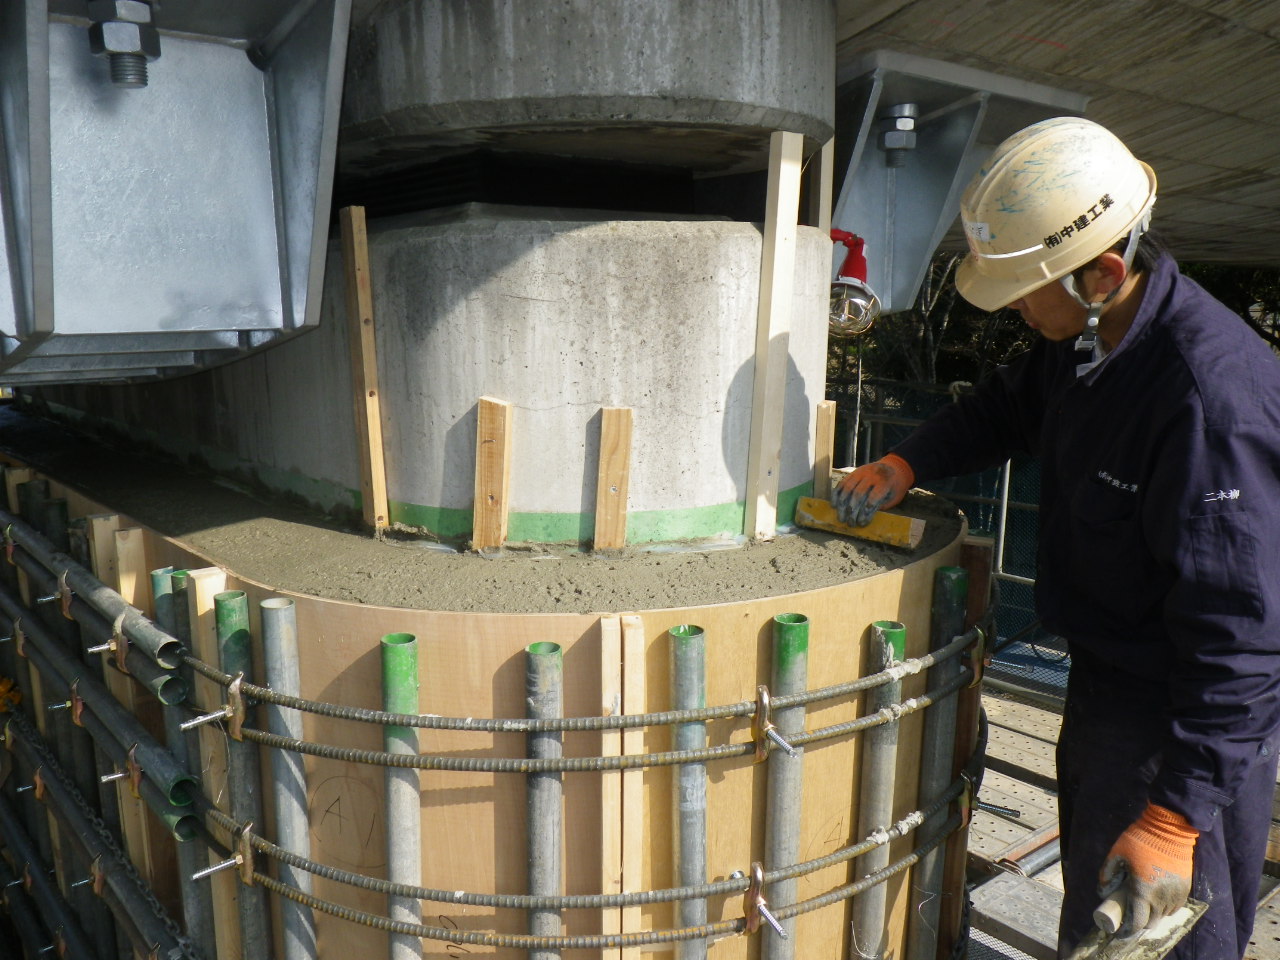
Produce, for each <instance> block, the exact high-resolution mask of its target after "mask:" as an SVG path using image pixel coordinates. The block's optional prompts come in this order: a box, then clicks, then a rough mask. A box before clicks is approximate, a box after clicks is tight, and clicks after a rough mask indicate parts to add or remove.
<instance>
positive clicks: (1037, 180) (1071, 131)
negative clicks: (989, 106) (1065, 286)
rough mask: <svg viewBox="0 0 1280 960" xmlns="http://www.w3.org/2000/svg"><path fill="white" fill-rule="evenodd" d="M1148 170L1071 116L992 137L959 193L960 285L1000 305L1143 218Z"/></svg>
mask: <svg viewBox="0 0 1280 960" xmlns="http://www.w3.org/2000/svg"><path fill="white" fill-rule="evenodd" d="M1155 199H1156V175H1155V172H1154V171H1153V170H1152V169H1151V168H1150V167H1149V166H1147V165H1146V164H1145V163H1143V162H1142V161H1141V160H1138V159H1137V158H1136V157H1134V155H1133V154H1132V153H1130V152H1129V149H1128V147H1126V146H1125V145H1124V144H1123V143H1121V142H1120V140H1119V139H1117V138H1116V136H1115V135H1114V134H1113V133H1111V132H1110V131H1109V130H1107V129H1106V128H1104V127H1101V126H1099V125H1098V124H1096V123H1094V122H1092V121H1091V120H1084V119H1081V118H1079V117H1056V118H1054V119H1052V120H1043V121H1041V122H1040V123H1036V124H1032V125H1031V126H1029V127H1027V128H1026V129H1024V130H1021V131H1019V132H1018V133H1015V134H1014V135H1013V136H1012V137H1010V138H1009V139H1008V140H1006V141H1005V142H1004V143H1002V144H1000V146H998V147H996V149H995V152H994V153H992V155H991V158H990V159H989V160H988V161H987V162H986V163H985V164H984V165H983V166H982V167H981V169H979V170H978V172H977V174H975V175H974V178H973V179H972V180H971V181H970V182H969V186H968V188H967V189H966V190H965V192H964V196H963V197H962V198H961V200H960V218H961V220H962V221H963V224H964V233H965V238H966V239H967V240H968V242H969V254H968V256H966V257H965V259H964V261H963V262H962V263H961V264H960V267H959V268H958V269H957V271H956V288H957V289H958V290H959V291H960V295H961V296H962V297H964V298H965V299H966V300H968V301H969V302H970V303H972V304H973V305H974V306H976V307H979V308H981V309H983V310H998V309H999V308H1000V307H1003V306H1007V305H1008V304H1010V303H1012V302H1013V301H1015V300H1017V299H1018V298H1020V297H1022V296H1023V295H1025V294H1027V293H1030V292H1031V291H1032V290H1035V289H1036V288H1037V287H1041V286H1044V285H1045V284H1046V283H1048V282H1050V281H1052V280H1056V279H1058V278H1059V277H1062V276H1065V275H1067V274H1069V273H1070V272H1071V271H1073V270H1076V269H1078V268H1079V267H1082V266H1084V265H1085V264H1086V263H1088V262H1089V261H1090V260H1092V259H1094V258H1095V257H1097V256H1098V255H1099V254H1101V253H1104V252H1106V251H1107V250H1109V249H1111V247H1113V246H1115V244H1116V243H1117V242H1118V241H1119V240H1121V239H1122V238H1123V237H1125V236H1126V235H1127V234H1130V233H1132V232H1133V231H1134V230H1135V229H1138V230H1142V229H1144V228H1145V224H1146V222H1147V219H1148V216H1149V214H1150V212H1151V205H1152V204H1153V203H1155Z"/></svg>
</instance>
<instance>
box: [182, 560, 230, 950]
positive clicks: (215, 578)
mask: <svg viewBox="0 0 1280 960" xmlns="http://www.w3.org/2000/svg"><path fill="white" fill-rule="evenodd" d="M187 584H188V586H187V615H188V618H189V621H190V624H191V649H192V652H193V653H194V654H195V656H197V657H199V658H200V659H201V660H203V661H204V662H205V663H208V664H212V665H213V666H215V667H216V666H218V664H219V657H218V637H217V625H216V622H215V617H214V603H213V598H214V597H216V596H217V595H218V594H219V593H222V592H223V591H224V590H226V589H227V573H226V571H225V570H223V569H221V568H220V567H204V568H202V569H194V570H189V572H188V574H187ZM193 694H194V696H193V699H194V701H195V703H196V706H197V707H198V709H200V710H201V711H202V712H203V713H215V712H216V711H218V710H220V709H222V706H223V702H224V697H223V693H222V687H220V686H218V684H216V683H214V682H213V681H212V680H209V679H208V678H206V677H202V676H196V678H195V689H194V690H193ZM198 730H199V738H200V771H201V774H200V776H201V781H202V786H203V787H204V790H205V793H206V794H207V795H208V796H209V798H210V799H211V800H213V802H214V804H215V805H216V806H217V807H218V808H219V809H221V810H223V811H227V810H228V809H229V806H230V804H229V800H228V798H227V746H226V736H227V734H226V726H225V724H223V723H217V724H205V725H204V726H202V727H199V728H198ZM214 835H215V836H217V838H218V840H219V841H221V842H222V843H223V844H224V845H225V846H226V847H227V848H228V849H232V850H233V849H235V838H234V837H230V836H227V835H226V834H225V832H223V831H219V830H215V831H214ZM218 862H220V858H219V857H218V855H217V854H216V853H215V852H214V851H210V854H209V864H210V866H212V865H213V864H216V863H218ZM202 882H203V883H211V884H212V885H213V915H214V934H215V937H216V939H217V944H218V956H219V958H221V957H223V956H227V957H230V958H232V960H235V958H238V957H239V956H241V943H240V914H239V909H238V908H237V906H236V899H237V896H238V893H239V884H240V880H239V879H238V877H237V875H236V872H235V871H234V870H224V871H222V872H221V873H215V874H214V875H213V876H211V877H209V878H208V879H206V880H204V881H202Z"/></svg>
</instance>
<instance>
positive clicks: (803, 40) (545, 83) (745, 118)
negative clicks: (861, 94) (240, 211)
mask: <svg viewBox="0 0 1280 960" xmlns="http://www.w3.org/2000/svg"><path fill="white" fill-rule="evenodd" d="M834 32H835V4H834V3H833V2H832V0H699V2H697V3H689V2H685V0H646V2H644V3H609V4H601V3H594V2H589V0H556V2H545V0H469V2H467V3H441V2H438V0H405V2H400V3H387V4H383V5H381V6H379V7H377V8H376V9H374V10H373V11H372V12H371V13H370V14H369V15H368V17H367V19H366V20H365V22H364V23H363V24H360V25H358V26H357V27H356V29H355V31H354V33H353V36H352V43H351V48H350V61H349V65H348V71H347V82H346V93H345V97H346V102H345V104H344V128H343V131H342V138H343V144H344V146H343V156H342V164H343V167H344V169H346V170H347V171H348V172H355V171H357V170H358V171H362V172H366V173H367V172H370V171H373V170H377V169H385V168H392V167H396V166H404V165H406V164H409V163H412V162H417V161H421V160H424V159H433V158H435V157H438V156H441V155H444V154H446V153H449V152H451V151H457V150H467V149H474V148H476V147H491V148H494V149H499V150H513V151H522V152H529V153H553V154H559V155H563V156H573V157H592V158H600V159H613V160H629V161H632V162H655V163H661V164H664V165H667V166H684V167H689V168H692V169H699V170H704V171H723V170H729V169H735V168H739V167H743V166H745V167H747V168H754V169H758V168H759V167H760V166H762V165H763V158H764V156H765V152H764V151H765V148H766V147H767V141H768V134H769V132H770V131H772V130H789V131H793V132H796V133H803V134H804V135H805V136H807V137H808V138H810V139H811V140H813V141H815V142H816V143H821V142H824V141H825V140H827V139H829V138H830V136H831V133H832V123H833V116H834V77H835V64H834V57H835V42H834Z"/></svg>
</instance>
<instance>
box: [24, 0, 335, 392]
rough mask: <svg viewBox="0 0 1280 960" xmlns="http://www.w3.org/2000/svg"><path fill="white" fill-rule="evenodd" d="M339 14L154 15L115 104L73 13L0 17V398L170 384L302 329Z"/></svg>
mask: <svg viewBox="0 0 1280 960" xmlns="http://www.w3.org/2000/svg"><path fill="white" fill-rule="evenodd" d="M350 6H351V0H252V2H249V0H241V2H236V0H218V2H216V3H215V2H212V0H209V2H205V0H192V2H189V3H181V4H164V5H163V6H161V5H157V6H156V8H155V21H156V27H157V28H158V30H159V35H160V44H161V54H160V57H159V59H157V60H155V61H154V62H152V63H151V64H150V65H149V69H148V73H149V77H148V83H147V85H146V86H145V87H141V88H130V87H124V86H117V85H114V84H113V83H112V80H111V74H110V71H109V69H108V65H107V63H106V62H105V61H104V60H103V59H102V58H99V57H95V56H94V55H93V53H92V51H91V49H90V44H89V39H88V30H89V26H90V24H89V21H87V20H85V19H84V18H83V17H82V16H78V14H83V12H84V6H83V4H81V3H75V4H72V3H69V2H65V0H53V3H52V4H51V3H49V0H5V2H4V3H3V4H0V144H2V146H3V151H4V153H3V157H4V165H3V167H2V168H0V214H2V216H0V244H2V246H0V253H2V254H3V260H2V261H0V263H3V264H4V265H5V271H4V273H3V274H0V288H2V289H0V335H2V336H3V337H4V338H5V349H4V351H3V359H0V382H10V381H14V378H16V377H20V376H22V375H24V374H27V373H32V374H35V373H39V374H40V375H41V376H42V377H43V376H44V375H46V374H49V373H56V372H57V370H58V369H63V370H65V371H66V372H67V373H68V374H69V375H70V374H74V376H69V377H68V379H85V378H86V377H87V376H90V375H91V368H92V363H90V362H86V358H87V357H88V358H92V357H94V356H98V357H99V358H100V369H101V370H102V373H103V375H104V379H105V378H107V377H110V378H111V379H117V378H118V377H119V373H120V371H122V370H127V369H135V368H136V369H138V370H139V371H144V370H145V371H149V372H147V373H140V374H139V376H163V375H169V374H170V373H171V372H186V371H188V370H190V369H195V368H198V367H201V366H208V365H210V364H212V363H219V362H224V361H225V360H227V359H229V358H232V357H235V356H237V355H239V354H241V353H243V352H246V351H248V350H252V349H256V348H257V347H259V346H262V345H265V344H267V343H270V342H273V341H275V340H277V339H279V338H280V337H281V336H287V335H291V334H294V333H296V332H299V331H302V330H305V329H307V328H309V327H311V326H314V325H315V324H316V323H317V321H318V318H319V307H320V285H321V282H322V279H323V269H324V253H325V249H326V244H327V238H328V225H329V204H330V195H331V192H332V189H331V188H332V179H333V164H334V156H335V150H336V141H337V120H338V108H339V100H340V93H341V80H342V71H343V65H344V62H345V56H346V37H347V29H348V23H349V18H350ZM5 281H7V282H5ZM125 354H151V355H156V356H153V357H152V362H135V363H126V362H122V360H121V359H120V358H121V355H125ZM159 355H169V356H171V357H174V358H182V359H179V362H175V363H168V362H159V361H158V360H157V359H156V357H157V356H159ZM59 358H61V360H60V359H59ZM15 382H16V381H15Z"/></svg>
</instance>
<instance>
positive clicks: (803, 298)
mask: <svg viewBox="0 0 1280 960" xmlns="http://www.w3.org/2000/svg"><path fill="white" fill-rule="evenodd" d="M553 216H554V212H552V213H551V214H550V215H548V213H547V212H542V213H534V212H528V211H511V210H504V209H502V208H483V207H467V208H463V209H460V210H456V211H453V212H452V213H450V214H436V215H434V216H431V217H421V218H414V219H413V220H410V221H400V222H396V221H390V222H388V223H387V224H384V225H378V226H376V227H375V228H374V229H373V231H372V233H371V236H370V260H371V273H372V276H373V278H374V299H375V302H376V303H377V310H378V318H379V319H378V340H379V344H378V350H379V354H380V367H381V378H382V396H383V401H382V402H383V414H384V419H385V433H384V442H385V444H386V450H387V456H386V464H387V484H388V491H389V495H390V497H391V500H392V501H393V507H392V515H393V517H395V518H396V519H397V520H399V522H401V523H403V524H405V525H408V526H413V527H419V528H422V529H424V530H426V531H428V532H430V533H433V534H436V535H439V536H442V537H460V536H465V535H466V534H467V533H468V532H469V531H470V529H471V506H472V499H473V494H474V470H473V467H472V464H473V463H474V459H475V455H476V450H475V425H476V406H477V401H478V400H479V398H480V397H482V396H492V397H495V398H498V399H500V400H503V401H506V402H508V403H510V404H512V405H513V407H514V441H513V446H512V466H511V487H510V498H509V504H510V527H509V538H510V539H511V540H513V541H517V542H521V541H533V542H547V543H554V542H565V541H588V540H590V539H591V536H592V529H593V524H594V518H595V512H596V503H595V496H596V493H595V488H596V468H597V463H598V459H599V436H600V416H601V414H600V411H601V409H602V408H603V407H630V408H631V409H632V410H633V417H634V427H633V436H632V446H631V476H630V496H629V505H628V539H629V540H630V542H632V543H640V542H647V541H655V540H682V539H690V538H705V537H716V536H734V535H737V534H739V533H741V532H742V516H743V503H744V500H745V496H746V489H747V453H748V441H749V432H750V424H751V401H752V385H753V382H754V356H755V336H756V311H757V303H758V287H759V263H760V246H761V236H760V232H759V229H758V228H757V227H755V226H754V225H752V224H746V223H733V222H726V221H710V220H607V221H602V220H594V219H587V218H586V217H585V216H584V215H582V214H572V213H569V214H564V215H563V216H564V219H552V217H553ZM798 249H799V252H798V256H797V265H796V274H795V291H796V293H795V300H794V307H793V316H794V317H795V318H796V319H795V321H794V328H793V330H792V332H791V334H790V343H789V357H790V361H789V369H788V376H787V387H786V395H785V407H784V421H783V433H782V435H783V450H782V476H781V477H780V482H779V490H780V492H781V500H782V504H783V506H782V507H780V510H779V513H780V515H783V516H790V512H789V509H787V506H788V505H789V504H790V503H791V502H794V498H795V497H797V496H800V495H801V494H802V493H803V494H807V493H808V492H809V488H808V485H809V484H810V482H811V480H812V469H811V465H812V463H813V456H812V452H811V451H812V448H811V443H812V436H813V410H814V407H815V405H816V404H817V403H818V401H820V400H822V398H823V397H822V391H823V384H824V373H825V363H826V329H825V324H824V323H823V322H822V320H823V305H824V302H825V301H824V297H825V291H826V270H827V263H828V260H829V257H830V249H831V244H830V241H829V240H827V239H826V238H825V237H824V236H823V235H822V234H821V232H820V231H818V230H816V229H812V228H807V227H802V228H800V241H799V244H798ZM330 276H331V277H334V276H340V271H339V270H338V269H337V267H336V265H335V266H334V267H333V268H332V269H331V270H330ZM326 303H327V304H328V305H329V307H330V311H331V313H332V314H333V315H332V316H330V317H326V318H325V321H324V323H325V324H326V325H332V326H334V327H341V326H342V322H343V318H342V316H341V314H340V311H341V309H342V308H341V304H342V298H341V296H339V295H337V292H336V291H335V292H334V295H331V296H329V297H328V298H326ZM788 498H790V499H788Z"/></svg>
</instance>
